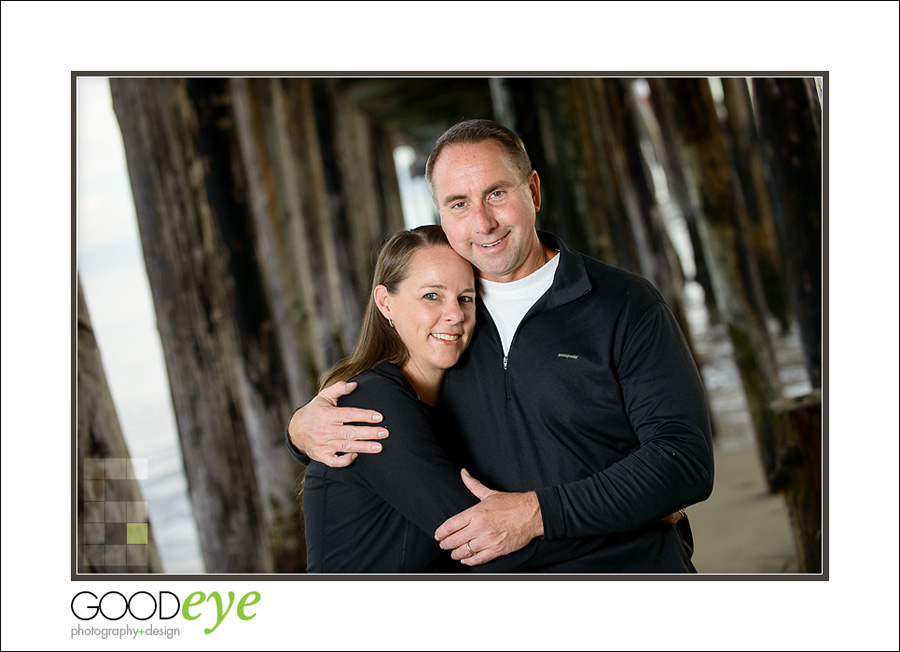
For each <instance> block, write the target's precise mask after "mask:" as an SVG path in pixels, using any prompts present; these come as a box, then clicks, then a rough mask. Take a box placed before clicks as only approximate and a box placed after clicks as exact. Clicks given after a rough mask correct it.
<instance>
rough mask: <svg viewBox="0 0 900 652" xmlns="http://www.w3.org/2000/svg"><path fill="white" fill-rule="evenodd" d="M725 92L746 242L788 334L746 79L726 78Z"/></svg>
mask: <svg viewBox="0 0 900 652" xmlns="http://www.w3.org/2000/svg"><path fill="white" fill-rule="evenodd" d="M722 91H723V94H724V103H725V108H726V109H727V116H726V119H725V125H726V127H727V133H728V136H729V142H730V145H731V148H730V149H731V152H732V162H733V164H734V169H735V171H736V172H737V176H738V179H739V181H740V189H741V194H742V195H743V198H744V206H745V207H746V209H747V227H748V228H747V242H748V244H749V245H750V248H751V250H752V253H753V259H754V262H755V264H756V267H757V269H758V270H759V278H760V281H761V283H762V293H763V297H764V300H765V304H766V306H765V307H766V309H768V312H770V313H771V314H772V316H774V317H775V318H776V319H777V320H778V323H779V324H780V326H781V331H782V333H787V332H788V331H789V330H790V319H791V314H790V302H789V301H788V297H787V288H786V286H785V283H784V274H783V272H782V266H781V254H780V253H779V249H778V238H777V235H776V233H775V222H774V220H773V217H772V202H771V200H770V199H769V190H768V187H767V185H766V178H765V167H764V163H763V158H762V149H761V148H760V142H759V133H758V131H757V129H756V122H755V120H754V117H753V106H752V105H751V102H750V89H749V88H748V86H747V79H746V78H744V77H727V78H724V79H722Z"/></svg>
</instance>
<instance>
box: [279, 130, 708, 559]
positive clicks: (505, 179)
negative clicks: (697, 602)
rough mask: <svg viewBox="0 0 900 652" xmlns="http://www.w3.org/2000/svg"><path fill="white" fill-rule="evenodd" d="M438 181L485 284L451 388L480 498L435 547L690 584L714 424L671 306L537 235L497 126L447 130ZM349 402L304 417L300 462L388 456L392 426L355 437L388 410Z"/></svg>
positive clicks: (512, 150)
mask: <svg viewBox="0 0 900 652" xmlns="http://www.w3.org/2000/svg"><path fill="white" fill-rule="evenodd" d="M426 179H427V181H428V183H429V186H430V188H431V190H432V195H433V198H434V201H435V204H436V206H437V208H438V211H439V213H440V216H441V226H442V227H443V229H444V232H445V233H446V235H447V238H448V239H449V241H450V244H451V246H452V247H453V249H454V250H456V251H457V253H459V254H460V255H461V256H463V257H464V258H466V259H467V260H469V261H470V262H471V263H472V264H473V265H474V266H475V267H476V268H477V270H478V275H479V277H480V278H481V283H482V289H481V296H480V299H481V301H479V304H478V312H477V323H476V327H475V333H474V335H473V340H472V344H471V346H470V348H469V350H468V351H467V352H466V354H464V356H463V358H462V359H461V360H460V362H459V364H458V365H457V366H456V367H454V368H452V369H450V370H449V371H448V373H447V375H446V376H445V381H444V387H443V390H442V397H443V403H444V405H443V407H444V410H445V412H446V423H447V425H448V426H449V428H450V429H451V430H452V431H453V432H454V433H456V434H457V436H458V440H459V441H460V442H461V448H462V455H463V456H464V457H465V458H466V459H467V465H468V468H469V470H470V471H471V476H470V475H468V474H467V473H466V472H464V473H463V481H464V482H465V483H466V485H467V486H468V487H469V488H470V490H472V492H473V493H474V494H475V495H476V496H478V498H479V499H480V501H481V502H480V503H479V504H478V505H475V506H474V507H471V508H470V509H468V510H466V511H465V512H462V513H461V514H458V515H456V516H454V517H452V518H450V519H448V520H447V521H446V522H445V523H444V524H443V525H442V526H441V527H440V528H438V530H437V532H436V533H435V536H436V538H437V539H438V540H439V541H440V542H441V547H442V548H444V549H446V550H452V551H453V552H452V556H453V558H454V559H458V560H460V561H461V562H462V563H463V564H466V565H469V566H476V565H479V564H482V563H485V562H487V561H490V560H492V559H495V558H496V557H498V556H500V555H506V554H509V553H511V552H514V551H516V550H519V549H521V548H523V547H524V546H526V545H528V544H529V542H531V541H532V540H533V539H536V538H540V539H541V540H542V541H548V542H563V543H562V544H561V545H566V544H567V543H568V542H572V551H573V552H572V557H571V558H570V559H566V560H565V561H562V562H560V561H559V560H558V559H556V560H555V561H553V562H551V563H548V565H547V566H546V567H545V568H543V569H542V570H545V571H548V572H694V567H693V565H692V564H691V561H690V555H691V551H692V542H691V539H690V529H689V527H688V526H687V523H686V522H679V523H678V524H677V525H673V524H672V523H673V522H674V521H676V520H677V519H678V516H679V513H680V515H683V511H682V510H680V508H681V507H684V506H686V505H690V504H694V503H696V502H699V501H702V500H705V499H706V498H707V497H708V496H709V495H710V493H711V491H712V478H713V454H712V442H711V438H710V434H709V432H710V428H709V416H708V411H707V407H706V397H705V393H704V390H703V387H702V384H701V382H700V378H699V374H698V373H697V369H696V366H695V364H694V362H693V360H692V358H691V356H690V352H689V350H688V348H687V346H686V344H685V342H684V338H683V336H682V334H681V332H680V330H679V328H678V326H677V324H676V323H675V320H674V318H673V316H672V314H671V312H670V311H669V309H668V307H667V306H666V305H665V303H664V302H663V300H662V298H661V297H660V295H659V293H658V292H657V291H656V290H655V289H654V288H653V287H652V286H651V285H650V284H649V283H648V282H647V281H645V280H644V279H642V278H640V277H638V276H635V275H634V274H630V273H627V272H624V271H622V270H618V269H615V268H613V267H610V266H608V265H605V264H603V263H600V262H598V261H595V260H592V259H590V258H587V257H585V256H582V255H580V254H578V253H576V252H574V251H571V250H569V249H568V248H567V247H566V246H565V245H564V244H563V243H562V242H561V241H560V240H559V239H558V238H556V237H554V236H552V235H550V234H546V233H541V234H539V233H538V232H537V231H536V230H535V221H536V214H537V212H538V211H539V210H540V206H541V192H540V179H539V177H538V174H537V172H536V171H534V170H532V169H531V163H530V160H529V158H528V154H527V153H526V151H525V147H524V145H523V144H522V142H521V140H520V139H519V138H518V136H516V135H515V134H514V133H512V132H511V131H509V130H508V129H506V128H504V127H501V126H500V125H497V124H495V123H493V122H491V121H489V120H470V121H466V122H462V123H459V124H457V125H455V126H453V127H451V128H450V129H449V130H448V131H447V132H445V133H444V134H443V135H442V136H441V137H440V138H439V139H438V141H437V143H436V144H435V147H434V149H433V151H432V153H431V156H430V157H429V159H428V163H427V166H426ZM350 390H352V387H349V388H345V387H332V388H329V389H326V390H323V392H322V393H321V394H320V395H319V396H318V397H316V398H315V399H313V401H311V402H310V404H308V405H307V406H305V407H304V408H301V409H300V410H298V411H297V412H295V413H294V415H293V417H292V418H291V421H290V423H289V424H288V432H287V437H288V445H289V448H291V452H292V453H293V454H294V455H295V457H298V454H299V453H298V451H300V450H302V451H305V452H306V453H307V454H308V455H309V456H310V457H312V458H313V459H317V460H319V461H321V462H323V463H325V464H328V465H330V466H345V465H346V464H350V463H352V461H353V459H355V457H356V455H357V454H359V453H374V452H377V450H380V446H381V445H380V444H378V443H377V442H373V441H368V440H371V439H374V438H381V437H383V436H385V435H386V433H385V432H384V431H383V429H375V432H376V433H378V434H377V435H375V437H373V434H372V429H371V428H365V427H360V426H346V425H344V424H346V423H353V422H373V421H377V420H378V415H375V414H373V413H371V412H369V411H362V410H353V409H339V408H336V407H334V406H335V405H336V402H337V399H338V398H339V397H340V396H342V395H345V394H346V393H348V391H350ZM337 453H347V454H344V455H342V456H338V455H337ZM298 459H300V458H299V457H298ZM474 478H479V480H481V481H483V482H484V484H481V482H479V481H477V480H475V479H474ZM488 487H491V489H488ZM494 488H498V489H502V490H503V491H494ZM673 512H675V514H672V513H673ZM669 514H672V516H669V517H667V516H666V515H669ZM538 554H540V553H538Z"/></svg>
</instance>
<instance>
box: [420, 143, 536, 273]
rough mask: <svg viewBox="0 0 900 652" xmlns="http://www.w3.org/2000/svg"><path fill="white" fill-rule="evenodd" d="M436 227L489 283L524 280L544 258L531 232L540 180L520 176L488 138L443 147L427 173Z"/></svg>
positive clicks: (498, 147)
mask: <svg viewBox="0 0 900 652" xmlns="http://www.w3.org/2000/svg"><path fill="white" fill-rule="evenodd" d="M432 187H433V190H434V198H435V204H436V205H437V208H438V212H439V213H440V215H441V226H442V227H443V229H444V233H446V234H447V239H448V240H449V241H450V245H451V246H452V247H453V249H454V250H455V251H456V252H457V253H458V254H459V255H460V256H462V257H463V258H465V259H466V260H468V261H469V262H470V263H472V264H473V265H475V267H476V268H478V271H479V276H481V277H482V278H485V279H487V280H489V281H498V282H509V281H515V280H518V279H520V278H524V277H526V276H528V275H529V274H531V273H532V272H533V271H535V270H536V269H537V268H538V267H540V265H541V264H542V263H543V261H542V260H541V259H540V256H541V246H540V242H539V240H538V238H537V233H536V232H535V230H534V223H535V217H536V215H535V214H536V213H537V211H538V210H540V206H541V190H540V187H541V186H540V179H538V175H537V172H534V171H532V172H531V174H530V175H529V176H528V179H526V180H522V178H521V176H520V175H519V174H517V173H516V171H515V169H514V168H513V166H512V164H511V163H509V161H508V160H507V156H506V154H505V152H504V151H503V147H502V146H501V145H500V144H499V143H497V142H496V141H493V140H486V141H482V142H480V143H476V144H474V145H469V144H458V145H450V146H448V147H446V148H445V149H444V150H443V151H442V152H441V154H440V156H439V157H438V159H437V161H436V163H435V166H434V172H433V174H432Z"/></svg>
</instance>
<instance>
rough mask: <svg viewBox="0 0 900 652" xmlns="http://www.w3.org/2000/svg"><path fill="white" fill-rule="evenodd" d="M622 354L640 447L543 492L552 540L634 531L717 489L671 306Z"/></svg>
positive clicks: (625, 391)
mask: <svg viewBox="0 0 900 652" xmlns="http://www.w3.org/2000/svg"><path fill="white" fill-rule="evenodd" d="M617 354H618V360H617V365H616V367H617V370H618V375H619V378H618V380H619V385H620V387H621V391H622V403H623V407H624V409H625V411H626V413H627V415H628V419H629V421H630V422H631V424H632V427H633V429H634V432H635V434H636V435H637V439H638V441H639V446H638V447H637V449H636V450H634V451H633V452H632V453H630V454H629V455H627V456H626V457H625V458H623V459H622V460H620V461H618V462H616V463H615V464H612V465H611V466H609V467H608V468H605V469H602V470H600V471H598V472H597V473H594V474H593V475H591V476H590V477H587V478H585V479H582V480H578V481H575V482H570V483H567V484H562V485H558V486H553V487H547V488H542V489H539V490H538V491H537V494H538V500H539V502H540V504H541V514H542V517H543V520H544V536H545V538H547V539H555V538H562V537H576V536H593V535H601V534H608V533H615V532H625V531H628V530H634V529H637V528H640V527H644V526H647V525H650V524H651V523H654V522H656V521H658V520H659V519H661V518H663V517H665V516H667V515H669V514H671V513H673V512H675V511H677V510H678V509H680V508H683V507H687V506H689V505H692V504H694V503H697V502H700V501H702V500H705V499H706V498H708V497H709V495H710V493H711V492H712V482H713V449H712V439H711V436H710V425H709V413H708V409H707V402H706V394H705V391H704V389H703V385H702V382H701V380H700V375H699V373H698V371H697V367H696V365H695V363H694V361H693V358H692V356H691V353H690V350H689V348H688V346H687V343H686V342H685V340H684V337H683V335H682V333H681V330H680V328H679V327H678V324H677V322H676V321H675V318H674V316H673V315H672V313H671V311H670V310H669V308H668V306H666V305H665V303H663V302H662V301H658V302H656V303H655V304H654V305H652V306H651V307H650V308H649V309H648V310H647V311H646V312H645V313H644V314H643V315H642V316H641V318H640V319H639V320H638V321H637V322H636V323H635V324H634V325H633V326H632V327H631V328H629V330H628V332H627V333H625V335H624V336H623V339H622V342H621V346H620V347H619V349H618V351H617Z"/></svg>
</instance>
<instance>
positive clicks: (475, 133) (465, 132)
mask: <svg viewBox="0 0 900 652" xmlns="http://www.w3.org/2000/svg"><path fill="white" fill-rule="evenodd" d="M486 140H493V141H495V142H497V143H499V144H500V146H501V147H503V151H504V152H505V153H506V155H507V156H508V157H509V162H510V163H511V164H512V166H513V169H515V171H516V172H517V173H518V174H519V176H520V178H521V180H522V181H526V180H527V179H528V175H529V174H531V159H530V158H528V152H526V151H525V145H524V143H522V139H521V138H519V137H518V136H517V135H516V134H515V133H514V132H512V131H511V130H509V129H507V128H506V127H504V126H503V125H499V124H497V123H496V122H494V121H493V120H483V119H476V120H463V121H462V122H457V123H456V124H455V125H453V126H452V127H450V128H449V129H448V130H447V131H445V132H444V133H443V134H441V137H440V138H438V139H437V141H436V142H435V143H434V148H433V149H432V150H431V154H430V155H429V156H428V162H427V163H426V164H425V181H427V182H428V189H429V190H430V191H431V195H432V197H434V185H433V184H432V175H433V174H434V165H435V163H437V160H438V157H439V156H440V155H441V152H442V151H444V148H445V147H447V146H449V145H460V144H465V145H475V144H477V143H481V142H484V141H486Z"/></svg>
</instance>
